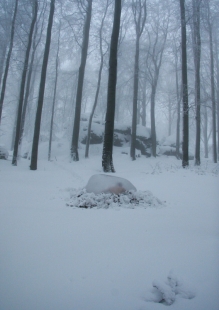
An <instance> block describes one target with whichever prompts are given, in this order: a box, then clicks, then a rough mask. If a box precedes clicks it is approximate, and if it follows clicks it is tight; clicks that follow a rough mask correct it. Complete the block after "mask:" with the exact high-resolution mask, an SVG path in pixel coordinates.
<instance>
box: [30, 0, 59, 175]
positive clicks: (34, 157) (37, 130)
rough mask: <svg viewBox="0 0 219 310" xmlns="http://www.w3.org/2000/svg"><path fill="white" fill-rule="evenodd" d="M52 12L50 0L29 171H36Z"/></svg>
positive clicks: (52, 0) (52, 3) (52, 1)
mask: <svg viewBox="0 0 219 310" xmlns="http://www.w3.org/2000/svg"><path fill="white" fill-rule="evenodd" d="M54 10H55V0H51V1H50V12H49V21H48V27H47V34H46V45H45V50H44V56H43V65H42V71H41V79H40V87H39V96H38V104H37V111H36V119H35V127H34V136H33V144H32V154H31V163H30V170H37V158H38V144H39V136H40V123H41V115H42V109H43V100H44V92H45V83H46V71H47V64H48V59H49V50H50V42H51V32H52V24H53V15H54Z"/></svg>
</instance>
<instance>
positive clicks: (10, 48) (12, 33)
mask: <svg viewBox="0 0 219 310" xmlns="http://www.w3.org/2000/svg"><path fill="white" fill-rule="evenodd" d="M17 6H18V0H15V8H14V15H13V18H12V23H11V37H10V44H9V49H8V54H7V59H6V63H5V71H4V76H3V81H2V89H1V96H0V123H1V118H2V109H3V103H4V98H5V89H6V82H7V77H8V70H9V64H10V59H11V53H12V48H13V42H14V28H15V19H16V15H17Z"/></svg>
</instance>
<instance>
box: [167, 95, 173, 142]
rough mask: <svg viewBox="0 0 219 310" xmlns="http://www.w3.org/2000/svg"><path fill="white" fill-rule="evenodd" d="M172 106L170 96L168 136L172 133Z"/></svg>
mask: <svg viewBox="0 0 219 310" xmlns="http://www.w3.org/2000/svg"><path fill="white" fill-rule="evenodd" d="M171 112H172V106H171V101H170V98H168V136H170V135H171V134H172V113H171Z"/></svg>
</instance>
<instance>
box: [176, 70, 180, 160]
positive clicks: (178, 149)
mask: <svg viewBox="0 0 219 310" xmlns="http://www.w3.org/2000/svg"><path fill="white" fill-rule="evenodd" d="M176 98H177V121H176V158H177V159H180V94H179V81H178V66H177V65H176Z"/></svg>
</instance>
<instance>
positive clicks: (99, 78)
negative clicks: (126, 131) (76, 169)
mask: <svg viewBox="0 0 219 310" xmlns="http://www.w3.org/2000/svg"><path fill="white" fill-rule="evenodd" d="M108 2H109V1H108V0H107V3H106V9H105V12H104V15H103V18H102V21H101V25H100V29H99V40H100V41H99V44H100V68H99V74H98V82H97V89H96V94H95V99H94V104H93V107H92V111H91V114H90V118H89V123H88V129H87V140H86V149H85V158H88V156H89V146H90V135H91V125H92V120H93V116H94V112H95V109H96V106H97V101H98V96H99V91H100V83H101V77H102V70H103V60H104V54H103V46H102V31H103V25H104V21H105V18H106V13H107V10H108V6H109V3H108Z"/></svg>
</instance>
